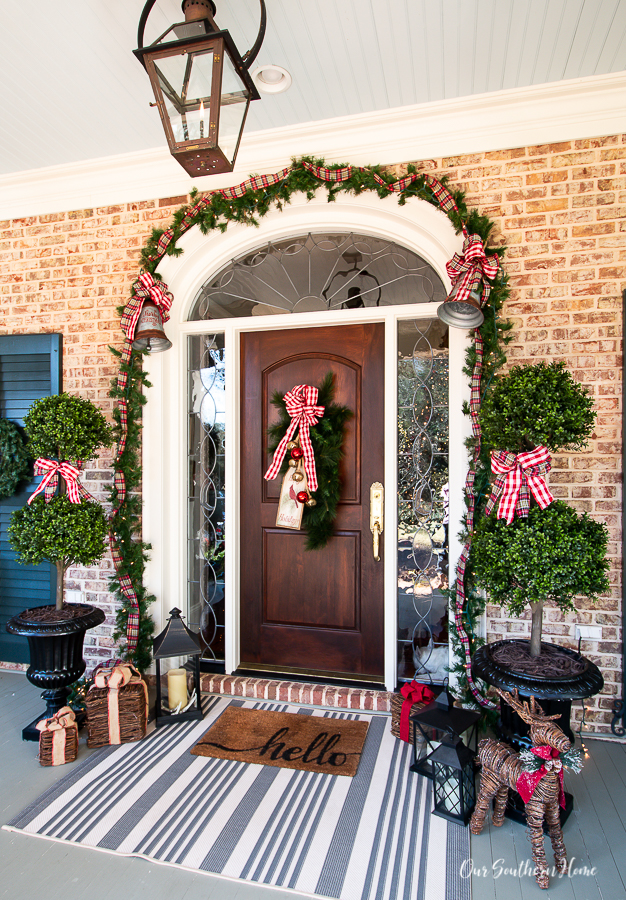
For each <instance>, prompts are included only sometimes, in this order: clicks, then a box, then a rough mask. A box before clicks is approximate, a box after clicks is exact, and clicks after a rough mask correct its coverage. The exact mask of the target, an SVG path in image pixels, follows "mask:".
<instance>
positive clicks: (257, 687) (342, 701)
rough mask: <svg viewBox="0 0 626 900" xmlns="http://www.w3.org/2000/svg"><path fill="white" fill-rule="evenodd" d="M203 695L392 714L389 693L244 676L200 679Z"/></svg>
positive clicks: (203, 676) (209, 675)
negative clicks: (219, 695)
mask: <svg viewBox="0 0 626 900" xmlns="http://www.w3.org/2000/svg"><path fill="white" fill-rule="evenodd" d="M200 685H201V690H202V693H204V694H229V695H231V696H233V697H248V698H250V699H255V700H279V701H283V702H285V703H311V704H314V705H315V706H330V707H332V708H334V709H364V710H365V709H368V710H372V711H373V712H382V713H389V712H391V698H392V697H393V694H391V693H390V692H389V691H373V690H366V689H364V688H350V687H338V686H336V685H328V684H307V683H304V682H302V681H278V680H276V679H268V678H250V677H246V676H244V675H212V674H209V673H205V674H204V675H202V677H201V679H200Z"/></svg>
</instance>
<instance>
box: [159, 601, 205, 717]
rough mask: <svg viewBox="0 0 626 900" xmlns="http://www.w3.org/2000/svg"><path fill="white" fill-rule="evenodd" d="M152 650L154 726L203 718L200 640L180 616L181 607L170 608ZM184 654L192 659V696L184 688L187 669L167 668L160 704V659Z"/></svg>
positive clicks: (189, 659)
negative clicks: (165, 699)
mask: <svg viewBox="0 0 626 900" xmlns="http://www.w3.org/2000/svg"><path fill="white" fill-rule="evenodd" d="M152 650H153V654H154V660H155V663H156V689H157V694H156V706H155V721H156V726H157V728H160V727H161V726H162V725H174V724H175V723H176V722H185V721H188V720H190V719H202V718H203V716H204V713H203V712H202V704H201V700H200V654H201V653H202V644H201V642H200V636H199V635H197V634H194V632H193V631H190V630H189V628H187V626H186V625H185V623H184V622H183V620H182V618H181V611H180V609H177V608H176V607H174V609H172V610H170V618H169V619H168V620H167V625H166V626H165V628H164V629H163V631H162V632H161V634H159V635H157V637H155V639H154V641H153V642H152ZM184 656H186V657H187V659H188V661H190V662H191V663H192V669H191V672H192V676H193V688H192V693H191V696H189V694H188V691H187V675H188V670H187V669H185V668H181V669H170V670H169V671H168V673H167V677H168V692H167V706H164V704H163V698H162V686H161V660H162V659H172V658H173V657H184Z"/></svg>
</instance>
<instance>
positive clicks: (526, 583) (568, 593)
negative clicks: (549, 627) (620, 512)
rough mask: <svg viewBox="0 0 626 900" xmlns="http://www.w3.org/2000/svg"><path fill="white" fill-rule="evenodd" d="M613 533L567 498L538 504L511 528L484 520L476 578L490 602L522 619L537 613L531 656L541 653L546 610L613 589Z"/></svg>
mask: <svg viewBox="0 0 626 900" xmlns="http://www.w3.org/2000/svg"><path fill="white" fill-rule="evenodd" d="M607 541H608V530H607V527H606V525H604V524H603V523H600V522H595V521H594V520H593V519H590V518H589V516H587V514H586V513H583V514H582V515H581V516H578V514H577V513H576V511H575V510H574V509H572V508H571V507H570V506H568V505H567V504H566V503H564V502H563V501H562V500H555V501H554V502H553V503H551V504H550V506H548V507H546V509H543V510H542V509H540V508H539V507H538V506H532V507H531V509H530V511H529V514H528V518H525V519H523V518H516V519H515V520H514V521H513V522H512V523H511V524H510V525H507V524H506V522H505V521H504V520H503V519H497V518H496V516H495V514H492V515H490V516H483V518H482V519H481V520H480V522H479V524H478V526H477V527H476V531H475V532H474V536H473V539H472V548H471V566H472V570H473V573H474V577H475V578H476V580H477V582H478V583H479V584H480V586H481V587H483V588H485V589H486V591H487V592H488V594H489V597H490V600H491V601H492V602H493V603H497V604H499V605H501V606H507V607H508V609H509V610H510V612H511V613H513V615H519V614H520V613H521V612H522V611H523V610H524V607H525V606H526V604H527V603H528V604H529V605H530V607H531V610H532V632H531V649H530V652H531V656H539V655H540V652H541V626H542V615H543V606H544V604H545V603H546V602H547V601H548V600H550V601H552V602H553V603H555V604H556V605H557V606H558V607H559V608H560V609H562V610H564V611H565V610H569V609H573V608H574V604H573V599H574V597H576V596H578V595H582V596H585V597H588V598H589V599H591V600H596V599H597V597H598V595H599V594H602V593H604V592H605V591H607V590H608V589H609V581H608V578H607V574H606V573H607V569H608V567H609V564H608V562H607V560H606V558H605V557H606V549H607Z"/></svg>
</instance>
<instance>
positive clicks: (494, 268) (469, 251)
mask: <svg viewBox="0 0 626 900" xmlns="http://www.w3.org/2000/svg"><path fill="white" fill-rule="evenodd" d="M446 271H447V273H448V275H449V276H450V279H451V281H452V284H453V288H456V293H455V295H454V299H455V300H467V298H468V297H469V295H470V292H471V291H475V290H478V288H480V284H481V282H482V281H485V280H486V279H487V278H488V279H489V280H490V281H493V279H494V278H495V277H496V275H497V273H498V257H497V256H496V255H495V254H494V255H493V256H487V254H486V253H485V248H484V247H483V242H482V239H481V238H480V236H479V235H477V234H466V235H465V241H464V243H463V251H462V252H461V253H455V254H454V256H453V257H452V259H451V260H450V261H449V262H448V263H446Z"/></svg>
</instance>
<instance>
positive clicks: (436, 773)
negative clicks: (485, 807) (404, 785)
mask: <svg viewBox="0 0 626 900" xmlns="http://www.w3.org/2000/svg"><path fill="white" fill-rule="evenodd" d="M475 756H476V754H475V753H474V752H473V751H472V750H470V749H469V747H466V746H465V744H464V743H463V741H462V740H461V738H460V737H459V736H458V735H457V734H449V735H446V737H444V739H443V740H442V742H441V744H440V745H439V746H438V747H437V749H436V750H435V752H434V753H433V754H431V756H430V762H431V765H432V772H433V788H434V794H435V805H434V809H433V814H434V815H436V816H441V818H442V819H447V820H448V821H449V822H456V823H457V824H458V825H467V824H468V822H469V820H470V817H471V815H472V813H473V812H474V807H475V806H476V780H475V779H476V776H475V772H474V757H475Z"/></svg>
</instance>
